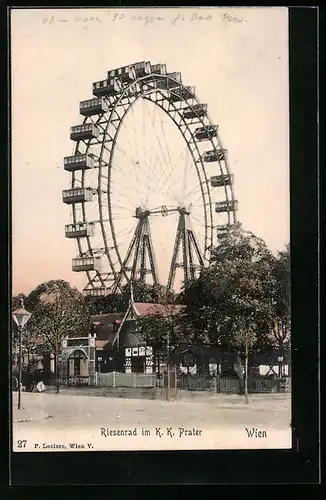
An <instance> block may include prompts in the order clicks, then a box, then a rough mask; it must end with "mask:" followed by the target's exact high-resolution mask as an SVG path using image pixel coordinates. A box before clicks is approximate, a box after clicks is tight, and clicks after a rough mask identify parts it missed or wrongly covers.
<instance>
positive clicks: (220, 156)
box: [202, 149, 227, 162]
mask: <svg viewBox="0 0 326 500" xmlns="http://www.w3.org/2000/svg"><path fill="white" fill-rule="evenodd" d="M226 155H227V149H213V150H212V151H205V153H204V154H203V155H202V159H203V161H205V162H211V161H221V160H224V161H225V159H226Z"/></svg>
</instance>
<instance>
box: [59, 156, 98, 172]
mask: <svg viewBox="0 0 326 500" xmlns="http://www.w3.org/2000/svg"><path fill="white" fill-rule="evenodd" d="M93 167H94V160H93V158H92V157H91V156H90V155H88V154H85V155H81V154H80V155H74V156H66V157H65V158H64V169H65V170H67V171H68V172H74V171H76V170H89V169H92V168H93Z"/></svg>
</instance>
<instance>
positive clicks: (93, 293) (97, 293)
mask: <svg viewBox="0 0 326 500" xmlns="http://www.w3.org/2000/svg"><path fill="white" fill-rule="evenodd" d="M108 294H109V290H108V289H107V288H105V287H97V288H84V290H83V295H84V296H85V297H105V296H106V295H108Z"/></svg>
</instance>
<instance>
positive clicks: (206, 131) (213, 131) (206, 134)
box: [194, 125, 218, 141]
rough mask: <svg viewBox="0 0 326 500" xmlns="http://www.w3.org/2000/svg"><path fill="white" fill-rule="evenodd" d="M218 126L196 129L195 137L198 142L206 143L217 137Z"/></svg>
mask: <svg viewBox="0 0 326 500" xmlns="http://www.w3.org/2000/svg"><path fill="white" fill-rule="evenodd" d="M217 129H218V127H217V125H206V126H205V127H199V128H196V130H195V132H194V135H195V137H196V139H198V141H205V140H207V139H212V138H213V137H216V136H217Z"/></svg>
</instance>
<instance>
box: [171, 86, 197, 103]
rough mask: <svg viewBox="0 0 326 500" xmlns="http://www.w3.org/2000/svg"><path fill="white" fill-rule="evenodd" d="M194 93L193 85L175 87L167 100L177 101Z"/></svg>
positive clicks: (185, 98) (188, 97) (189, 97)
mask: <svg viewBox="0 0 326 500" xmlns="http://www.w3.org/2000/svg"><path fill="white" fill-rule="evenodd" d="M194 94H195V87H176V88H174V89H173V91H172V92H171V93H170V95H169V101H171V102H179V101H183V100H187V99H191V98H192V97H193V96H194Z"/></svg>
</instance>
